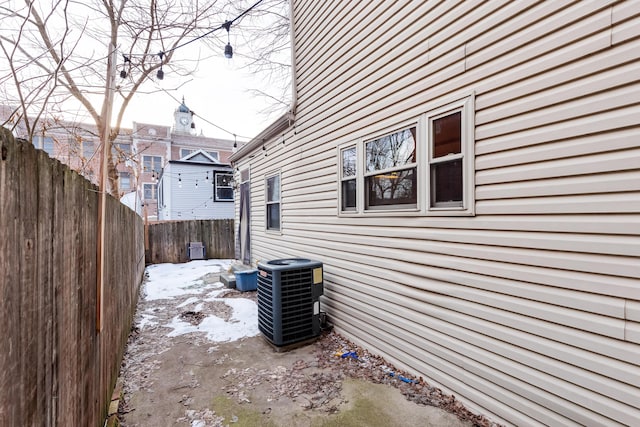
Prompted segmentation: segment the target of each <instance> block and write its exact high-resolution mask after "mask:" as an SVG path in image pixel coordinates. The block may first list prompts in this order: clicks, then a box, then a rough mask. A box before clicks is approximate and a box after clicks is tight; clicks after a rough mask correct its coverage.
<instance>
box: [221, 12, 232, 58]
mask: <svg viewBox="0 0 640 427" xmlns="http://www.w3.org/2000/svg"><path fill="white" fill-rule="evenodd" d="M222 26H223V27H224V29H225V30H227V45H226V46H225V47H224V57H225V58H227V59H231V58H233V48H232V47H231V41H230V40H229V28H231V21H224V24H222Z"/></svg>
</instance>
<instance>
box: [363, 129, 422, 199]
mask: <svg viewBox="0 0 640 427" xmlns="http://www.w3.org/2000/svg"><path fill="white" fill-rule="evenodd" d="M364 149H365V172H364V190H365V209H377V208H388V207H398V208H405V207H406V208H415V207H416V203H417V191H418V188H417V187H418V186H417V182H416V178H417V163H416V127H415V126H413V127H410V128H407V129H402V130H399V131H397V132H394V133H391V134H388V135H384V136H382V137H380V138H377V139H374V140H371V141H366V142H365V143H364Z"/></svg>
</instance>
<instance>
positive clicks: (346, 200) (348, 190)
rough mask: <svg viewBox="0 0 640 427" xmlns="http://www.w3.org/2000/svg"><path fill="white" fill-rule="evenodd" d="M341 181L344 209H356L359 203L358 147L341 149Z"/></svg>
mask: <svg viewBox="0 0 640 427" xmlns="http://www.w3.org/2000/svg"><path fill="white" fill-rule="evenodd" d="M340 161H341V169H340V170H341V178H340V179H341V183H340V194H341V199H342V201H341V204H342V210H343V211H355V210H356V203H357V198H356V194H357V188H356V185H357V183H356V180H357V177H356V170H357V169H356V168H357V166H356V165H357V147H356V146H355V145H354V146H351V147H347V148H343V149H341V150H340Z"/></svg>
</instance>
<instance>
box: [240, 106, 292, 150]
mask: <svg viewBox="0 0 640 427" xmlns="http://www.w3.org/2000/svg"><path fill="white" fill-rule="evenodd" d="M292 123H293V115H292V114H291V112H289V111H288V112H286V113H284V114H283V115H282V116H280V117H278V118H277V119H276V120H275V121H274V122H273V123H271V124H270V125H269V127H267V128H266V129H265V130H263V131H262V132H260V133H259V134H258V136H256V137H255V138H253V139H252V140H251V141H249V142H247V143H246V144H244V145H243V146H242V147H240V148H239V149H238V151H236V152H235V153H233V154H232V155H231V156H230V157H229V161H231V162H235V161H236V160H239V159H241V158H243V157H245V156H246V155H248V154H249V153H251V152H252V151H253V150H255V149H256V148H259V147H260V146H261V145H262V144H264V143H265V142H267V141H269V140H271V139H273V138H275V137H276V136H278V135H280V134H281V133H282V132H284V131H285V130H286V129H288V128H289V127H290V126H291V125H292Z"/></svg>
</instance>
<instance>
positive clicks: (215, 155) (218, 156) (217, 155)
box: [207, 151, 220, 162]
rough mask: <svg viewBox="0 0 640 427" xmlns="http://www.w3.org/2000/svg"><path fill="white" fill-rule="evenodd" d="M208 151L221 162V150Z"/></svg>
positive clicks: (214, 158)
mask: <svg viewBox="0 0 640 427" xmlns="http://www.w3.org/2000/svg"><path fill="white" fill-rule="evenodd" d="M207 153H208V154H209V155H210V156H211V157H212V158H213V160H215V161H216V162H220V152H219V151H207Z"/></svg>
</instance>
